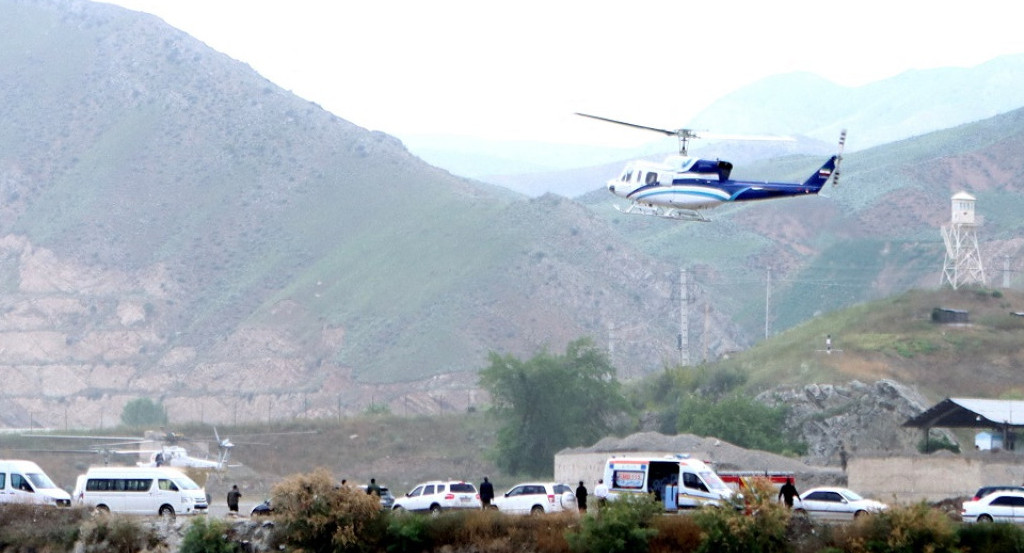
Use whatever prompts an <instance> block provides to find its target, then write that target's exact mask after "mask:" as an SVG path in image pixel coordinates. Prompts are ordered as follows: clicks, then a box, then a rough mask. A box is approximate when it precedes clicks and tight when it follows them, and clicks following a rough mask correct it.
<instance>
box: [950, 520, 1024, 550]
mask: <svg viewBox="0 0 1024 553" xmlns="http://www.w3.org/2000/svg"><path fill="white" fill-rule="evenodd" d="M957 541H958V542H959V543H960V549H961V550H963V551H970V552H971V553H1024V529H1021V528H1020V527H1019V526H1015V525H1013V524H1002V523H995V524H962V525H960V528H959V529H958V530H957Z"/></svg>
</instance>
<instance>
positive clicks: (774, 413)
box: [676, 394, 807, 454]
mask: <svg viewBox="0 0 1024 553" xmlns="http://www.w3.org/2000/svg"><path fill="white" fill-rule="evenodd" d="M787 414H788V408H787V407H786V406H785V405H779V406H776V407H770V406H768V405H764V404H763V403H760V402H758V401H757V400H755V399H753V398H749V397H745V396H742V395H739V394H734V395H730V396H727V397H723V398H720V399H718V400H711V399H708V398H703V397H700V396H697V395H691V396H690V397H688V398H686V399H684V400H683V401H682V405H681V407H680V409H679V413H678V416H677V418H676V430H677V431H679V432H687V433H691V434H696V435H698V436H714V437H716V438H721V439H723V440H725V441H727V442H730V443H733V444H735V445H738V446H740V447H746V448H752V449H761V450H764V451H772V452H775V453H796V454H803V453H804V452H805V451H806V449H807V446H806V444H804V443H802V442H800V440H799V438H797V437H795V436H793V435H792V434H791V433H789V432H787V431H786V416H787Z"/></svg>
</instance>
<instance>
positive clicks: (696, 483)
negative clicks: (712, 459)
mask: <svg viewBox="0 0 1024 553" xmlns="http://www.w3.org/2000/svg"><path fill="white" fill-rule="evenodd" d="M683 486H686V487H687V488H690V489H694V490H700V491H702V492H706V491H708V487H707V486H705V485H704V482H701V481H700V478H698V477H697V475H696V474H694V473H692V472H684V473H683Z"/></svg>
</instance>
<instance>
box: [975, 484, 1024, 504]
mask: <svg viewBox="0 0 1024 553" xmlns="http://www.w3.org/2000/svg"><path fill="white" fill-rule="evenodd" d="M992 492H1022V493H1024V486H1012V485H1008V486H985V487H982V488H978V491H977V492H975V493H974V499H972V500H971V501H978V500H979V499H981V498H983V497H985V496H986V495H988V494H990V493H992Z"/></svg>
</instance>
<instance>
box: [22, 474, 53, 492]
mask: <svg viewBox="0 0 1024 553" xmlns="http://www.w3.org/2000/svg"><path fill="white" fill-rule="evenodd" d="M25 476H27V477H28V479H29V480H31V481H32V485H33V486H35V488H36V489H37V490H50V489H53V488H56V487H57V485H56V484H54V483H53V480H50V477H49V476H46V475H45V474H43V473H41V472H29V473H26V474H25Z"/></svg>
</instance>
